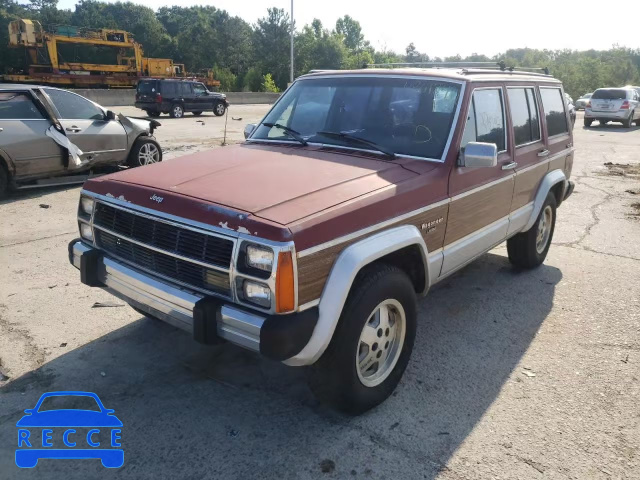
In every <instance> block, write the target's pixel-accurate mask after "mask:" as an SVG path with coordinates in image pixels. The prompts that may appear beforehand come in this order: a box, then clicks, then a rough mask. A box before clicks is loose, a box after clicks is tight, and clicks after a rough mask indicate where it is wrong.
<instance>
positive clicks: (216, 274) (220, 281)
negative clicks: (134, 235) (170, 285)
mask: <svg viewBox="0 0 640 480" xmlns="http://www.w3.org/2000/svg"><path fill="white" fill-rule="evenodd" d="M95 235H96V241H97V244H98V247H100V248H101V249H103V250H104V251H105V252H107V253H112V254H114V255H116V256H118V257H119V258H121V259H122V260H124V261H127V262H130V263H132V264H134V265H137V266H139V267H142V268H144V269H146V270H148V271H150V272H154V273H158V274H160V275H164V276H165V277H168V278H170V279H173V280H178V281H179V282H182V283H184V284H187V285H192V286H194V287H197V288H199V289H202V290H208V291H212V292H215V293H219V294H222V295H226V296H229V295H230V285H229V274H228V273H227V272H220V271H218V270H213V269H209V268H206V267H203V266H201V265H196V264H194V263H191V262H185V261H184V260H180V259H179V258H176V257H172V256H171V255H165V254H164V253H160V252H156V251H155V250H151V249H149V248H145V247H143V246H141V245H137V244H135V243H133V242H130V241H128V240H125V239H123V238H119V237H116V236H115V235H112V234H110V233H107V232H104V231H102V230H99V229H96V230H95Z"/></svg>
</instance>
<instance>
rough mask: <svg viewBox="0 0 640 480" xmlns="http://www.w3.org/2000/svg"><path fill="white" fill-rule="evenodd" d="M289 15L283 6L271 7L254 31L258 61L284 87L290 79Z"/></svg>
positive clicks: (281, 87) (280, 86) (279, 85)
mask: <svg viewBox="0 0 640 480" xmlns="http://www.w3.org/2000/svg"><path fill="white" fill-rule="evenodd" d="M290 25H291V24H290V21H289V15H288V14H287V13H285V11H284V10H283V9H281V8H270V9H269V10H268V14H267V16H266V17H263V18H261V19H259V20H258V23H257V25H256V27H255V33H254V45H255V51H256V62H257V63H259V64H260V67H261V69H262V71H264V72H271V74H272V75H273V79H274V81H275V82H276V85H277V86H278V88H280V89H284V88H285V87H286V86H287V82H288V81H289V62H288V59H289V41H290V40H289V38H290V37H289V34H290V31H289V28H290Z"/></svg>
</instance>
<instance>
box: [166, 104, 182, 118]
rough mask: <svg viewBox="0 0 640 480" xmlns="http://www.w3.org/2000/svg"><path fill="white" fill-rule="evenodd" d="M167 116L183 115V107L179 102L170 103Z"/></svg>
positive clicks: (179, 116) (177, 116) (180, 116)
mask: <svg viewBox="0 0 640 480" xmlns="http://www.w3.org/2000/svg"><path fill="white" fill-rule="evenodd" d="M169 116H170V117H171V118H182V117H184V107H183V106H182V105H180V104H177V103H176V104H174V105H171V110H169Z"/></svg>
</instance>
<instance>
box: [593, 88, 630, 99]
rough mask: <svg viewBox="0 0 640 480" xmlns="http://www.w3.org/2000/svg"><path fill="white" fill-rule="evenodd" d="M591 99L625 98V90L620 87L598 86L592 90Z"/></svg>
mask: <svg viewBox="0 0 640 480" xmlns="http://www.w3.org/2000/svg"><path fill="white" fill-rule="evenodd" d="M591 98H592V99H593V100H625V99H626V98H627V91H626V90H624V89H622V88H600V89H598V90H596V91H595V92H593V96H592V97H591Z"/></svg>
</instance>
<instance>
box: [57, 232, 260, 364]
mask: <svg viewBox="0 0 640 480" xmlns="http://www.w3.org/2000/svg"><path fill="white" fill-rule="evenodd" d="M91 252H96V253H97V252H98V251H97V249H95V248H93V247H90V246H88V245H86V244H84V243H82V242H81V241H74V242H72V243H71V244H70V245H69V261H70V262H71V264H73V266H74V267H76V268H77V269H81V267H82V265H81V264H82V260H81V257H82V256H83V255H86V254H87V253H91ZM96 261H97V268H96V271H95V276H96V280H97V284H96V286H98V287H100V288H102V289H103V290H106V291H107V292H109V293H111V294H112V295H114V296H116V297H118V298H120V299H121V300H123V301H125V302H127V303H129V304H131V305H133V306H134V307H136V308H138V309H140V310H142V311H144V312H146V313H148V314H149V315H151V316H153V317H156V318H159V319H161V320H163V321H165V322H167V323H170V324H171V325H174V326H176V327H178V328H181V329H183V330H186V331H188V332H191V333H193V329H194V307H195V305H196V303H197V302H198V301H200V300H202V299H203V298H204V295H200V294H197V293H193V292H189V291H187V290H184V289H181V288H177V287H175V286H173V285H170V284H169V283H166V282H163V281H159V280H157V279H155V278H153V277H152V276H150V275H148V274H146V273H144V272H141V271H140V270H136V269H134V268H131V267H129V266H127V265H125V264H123V263H122V262H118V261H116V260H113V259H111V258H109V257H108V256H105V255H100V256H99V258H97V259H96ZM265 320H266V317H263V316H260V315H256V314H254V313H250V312H247V311H246V310H242V309H239V308H236V307H234V306H230V305H224V304H223V305H222V306H221V307H220V309H219V314H218V315H217V321H216V330H217V336H218V337H220V338H223V339H225V340H227V341H229V342H231V343H235V344H236V345H240V346H241V347H244V348H247V349H249V350H254V351H256V352H259V351H260V332H261V329H262V327H263V325H264V323H265Z"/></svg>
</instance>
